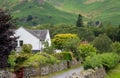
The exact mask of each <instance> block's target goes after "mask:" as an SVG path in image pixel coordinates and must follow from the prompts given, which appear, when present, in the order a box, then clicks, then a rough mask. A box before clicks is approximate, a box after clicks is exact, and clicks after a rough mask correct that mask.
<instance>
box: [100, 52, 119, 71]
mask: <svg viewBox="0 0 120 78" xmlns="http://www.w3.org/2000/svg"><path fill="white" fill-rule="evenodd" d="M101 59H102V65H103V66H104V67H105V68H106V70H109V69H111V68H113V67H115V66H116V65H117V64H118V62H119V56H118V55H117V54H115V53H104V54H102V55H101Z"/></svg>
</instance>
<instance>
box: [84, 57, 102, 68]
mask: <svg viewBox="0 0 120 78" xmlns="http://www.w3.org/2000/svg"><path fill="white" fill-rule="evenodd" d="M100 58H101V56H100V55H94V56H93V57H90V56H88V57H87V58H86V61H85V62H84V69H90V68H92V69H94V68H95V67H102V61H101V59H100Z"/></svg>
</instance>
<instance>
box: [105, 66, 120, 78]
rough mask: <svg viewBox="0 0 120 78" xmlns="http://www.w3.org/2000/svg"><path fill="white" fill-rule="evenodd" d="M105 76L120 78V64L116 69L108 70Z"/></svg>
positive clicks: (107, 77) (106, 77)
mask: <svg viewBox="0 0 120 78" xmlns="http://www.w3.org/2000/svg"><path fill="white" fill-rule="evenodd" d="M105 78H120V64H118V65H117V66H116V67H115V68H114V69H112V70H110V71H108V73H107V75H106V76H105Z"/></svg>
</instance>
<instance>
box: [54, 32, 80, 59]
mask: <svg viewBox="0 0 120 78" xmlns="http://www.w3.org/2000/svg"><path fill="white" fill-rule="evenodd" d="M52 42H53V44H54V45H55V47H56V48H58V49H62V50H66V51H71V52H72V53H73V55H74V57H76V59H77V60H79V59H80V56H79V55H80V53H79V52H78V50H77V47H78V45H79V44H80V39H79V37H78V36H77V35H76V34H58V35H55V37H54V38H53V41H52Z"/></svg>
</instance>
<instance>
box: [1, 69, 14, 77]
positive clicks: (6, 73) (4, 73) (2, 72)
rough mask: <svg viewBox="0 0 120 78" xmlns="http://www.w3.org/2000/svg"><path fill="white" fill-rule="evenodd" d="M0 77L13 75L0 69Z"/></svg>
mask: <svg viewBox="0 0 120 78" xmlns="http://www.w3.org/2000/svg"><path fill="white" fill-rule="evenodd" d="M0 78H13V76H12V73H11V72H9V71H8V70H0Z"/></svg>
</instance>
